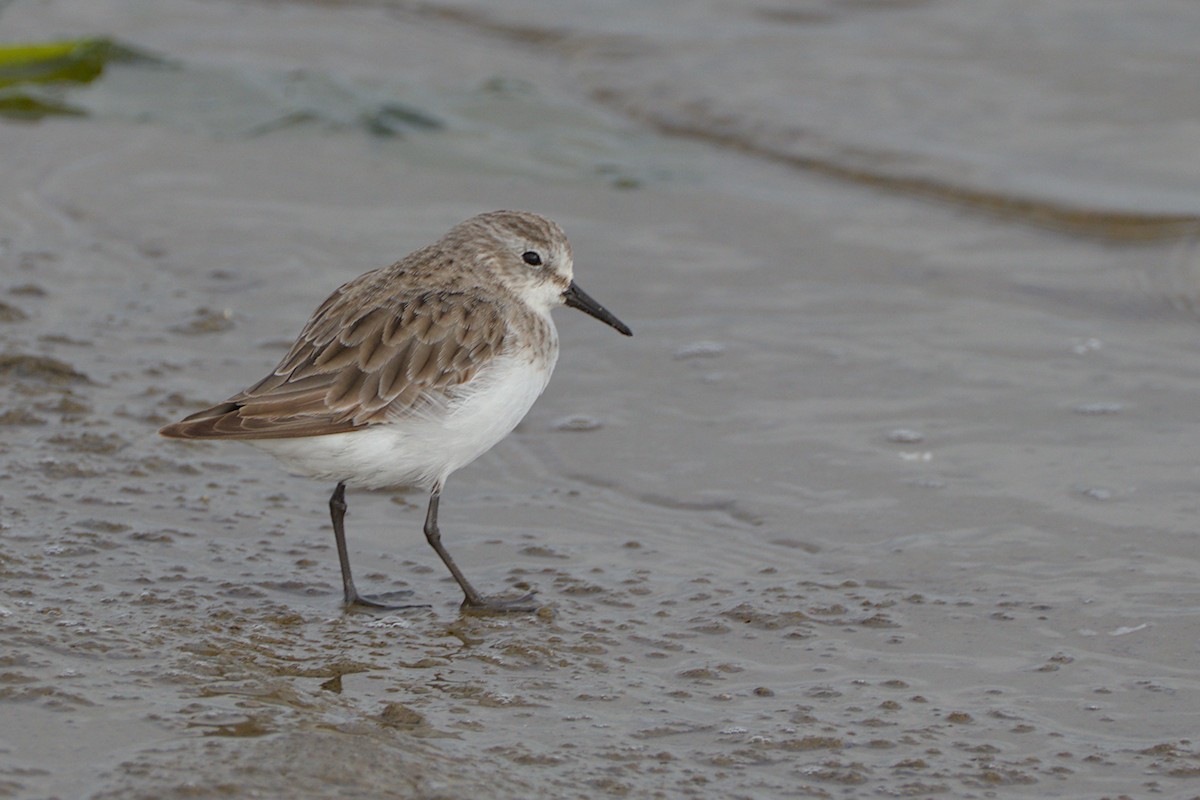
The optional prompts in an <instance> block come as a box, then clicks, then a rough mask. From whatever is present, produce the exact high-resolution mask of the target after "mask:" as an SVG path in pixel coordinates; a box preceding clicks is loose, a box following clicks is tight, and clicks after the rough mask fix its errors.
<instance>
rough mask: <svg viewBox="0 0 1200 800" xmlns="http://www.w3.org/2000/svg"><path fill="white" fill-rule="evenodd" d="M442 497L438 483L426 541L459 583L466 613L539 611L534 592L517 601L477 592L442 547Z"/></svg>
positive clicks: (432, 496)
mask: <svg viewBox="0 0 1200 800" xmlns="http://www.w3.org/2000/svg"><path fill="white" fill-rule="evenodd" d="M441 497H442V485H441V483H436V484H434V486H433V491H432V492H430V494H429V510H428V511H427V512H426V514H425V539H426V541H428V542H429V546H430V547H432V548H433V549H434V552H436V553H437V554H438V557H439V558H441V559H442V563H443V564H445V565H446V569H448V570H450V574H451V575H453V576H454V580H455V581H457V582H458V585H459V587H460V588H461V589H462V590H463V594H464V595H466V598H465V599H464V600H463V602H462V607H463V609H464V610H466V611H482V612H489V611H493V612H497V611H498V612H529V611H537V606H536V605H533V604H532V603H531V602H530V601H531V600H533V595H534V594H535V593H534V592H530V593H529V594H527V595H525V596H524V597H518V598H516V599H515V600H499V599H496V598H491V597H484V596H483V595H481V594H480V593H479V592H477V591H476V590H475V587H474V586H472V585H471V582H470V581H468V580H467V578H466V576H465V575H463V574H462V570H460V569H459V568H458V565H457V564H455V563H454V559H453V558H451V557H450V554H449V553H448V552H446V548H445V547H443V546H442V534H441V531H439V530H438V521H437V517H438V501H439V500H440V499H441Z"/></svg>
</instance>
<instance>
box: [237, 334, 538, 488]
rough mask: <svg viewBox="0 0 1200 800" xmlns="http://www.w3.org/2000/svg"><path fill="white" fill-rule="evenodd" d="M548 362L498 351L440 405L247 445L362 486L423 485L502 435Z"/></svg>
mask: <svg viewBox="0 0 1200 800" xmlns="http://www.w3.org/2000/svg"><path fill="white" fill-rule="evenodd" d="M555 356H557V353H554V354H553V355H552V357H551V358H550V359H549V360H548V361H542V360H541V359H537V360H534V361H532V362H531V361H530V359H528V358H525V357H522V356H501V357H499V358H497V359H496V360H495V361H494V362H493V364H492V365H491V366H490V367H489V368H487V369H486V370H482V371H480V372H479V373H478V374H477V375H476V376H475V378H474V379H472V381H471V382H470V384H468V387H467V388H468V391H467V392H466V393H464V394H462V395H460V396H459V397H458V398H456V399H455V400H454V401H453V402H452V403H451V404H450V405H449V406H447V407H446V408H444V409H437V410H434V411H431V412H430V413H428V414H425V415H421V416H413V417H409V418H406V419H401V420H397V421H395V422H384V423H379V424H376V425H371V426H369V427H366V428H363V429H361V430H357V431H351V432H349V433H334V434H330V435H328V436H308V437H303V438H297V439H261V440H256V441H251V442H250V444H253V445H255V446H256V447H259V448H261V449H263V450H265V451H267V452H268V453H270V454H271V455H273V456H275V457H276V458H278V459H279V460H280V462H281V463H282V464H283V466H284V467H286V468H287V469H288V470H289V471H292V472H296V473H298V474H301V475H307V476H309V477H313V478H319V479H321V480H327V481H331V482H344V483H346V484H347V485H348V486H358V487H362V488H367V489H381V488H385V487H400V486H415V487H421V488H425V489H428V488H430V487H432V486H433V484H434V483H441V482H444V481H445V479H446V477H447V476H448V475H450V473H452V472H454V471H455V470H457V469H459V468H460V467H464V466H466V465H467V464H470V463H471V462H472V461H474V460H475V459H477V458H479V456H481V455H483V454H484V453H485V452H487V451H488V450H490V449H491V448H492V446H493V445H495V444H496V443H497V442H499V441H500V440H501V439H503V438H504V437H505V436H507V435H508V434H509V432H511V431H512V429H513V428H515V427H516V426H517V423H518V422H520V421H521V420H522V418H524V416H525V414H526V413H527V412H528V411H529V409H530V407H531V406H532V405H533V403H534V401H535V400H537V398H538V396H539V395H541V393H542V391H543V390H544V389H545V388H546V384H547V383H548V382H549V380H550V373H551V372H552V371H553V369H554V361H555Z"/></svg>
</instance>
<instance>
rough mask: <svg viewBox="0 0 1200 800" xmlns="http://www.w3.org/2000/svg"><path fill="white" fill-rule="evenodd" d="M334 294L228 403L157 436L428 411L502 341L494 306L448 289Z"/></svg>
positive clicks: (221, 434)
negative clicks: (279, 356) (270, 367)
mask: <svg viewBox="0 0 1200 800" xmlns="http://www.w3.org/2000/svg"><path fill="white" fill-rule="evenodd" d="M347 288H348V287H342V289H339V290H338V291H337V292H335V293H334V294H333V295H332V296H331V297H330V298H329V299H328V300H326V301H325V303H324V304H323V305H322V306H321V308H319V309H317V312H316V314H314V315H313V318H312V319H311V320H310V321H309V323H308V325H307V326H305V328H304V330H303V331H302V332H301V334H300V337H299V339H297V341H296V343H295V345H293V346H292V349H291V351H290V352H289V353H288V354H287V355H286V356H284V357H283V360H282V361H280V362H279V366H277V367H276V368H275V370H274V371H273V372H272V373H271V374H270V375H268V376H267V377H266V378H264V379H263V380H261V381H259V382H258V383H257V384H255V385H254V386H251V387H250V388H249V389H246V390H245V391H243V392H239V393H238V394H236V395H234V396H233V397H231V398H229V400H228V401H226V402H224V403H221V404H220V405H216V406H213V407H212V408H209V409H205V410H204V411H201V412H199V413H197V414H193V415H191V416H190V417H187V418H185V419H184V420H182V421H180V422H177V423H175V424H173V425H168V426H166V427H165V428H163V429H162V431H161V433H162V434H163V435H164V436H172V437H177V438H183V439H205V438H214V439H278V438H292V437H298V436H323V435H326V434H331V433H344V432H346V431H352V430H356V429H358V428H361V427H364V426H366V425H370V424H372V423H378V422H382V421H385V420H390V419H402V418H404V417H406V416H411V415H416V414H423V413H436V411H437V409H438V408H440V407H442V406H444V405H445V404H446V403H447V402H448V401H449V400H450V399H451V398H452V397H453V395H454V391H455V389H456V387H458V386H460V385H461V384H463V383H465V382H467V381H469V380H471V378H473V377H474V376H475V374H476V373H477V372H478V371H479V370H480V369H481V368H482V367H483V366H484V365H486V364H487V363H488V361H490V360H491V359H492V358H493V357H494V356H496V355H498V354H499V353H501V352H502V351H503V349H504V344H505V333H506V327H505V324H504V317H503V314H502V313H501V309H500V308H498V307H497V306H496V304H495V303H491V302H487V301H484V300H481V299H478V298H474V297H472V296H470V295H466V294H464V293H460V292H452V291H427V292H421V293H416V294H413V295H412V296H410V297H404V298H397V297H395V296H387V297H383V298H380V299H379V300H377V301H374V302H366V303H364V302H363V296H362V294H361V293H358V292H347V291H346V290H347Z"/></svg>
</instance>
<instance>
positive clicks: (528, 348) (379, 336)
mask: <svg viewBox="0 0 1200 800" xmlns="http://www.w3.org/2000/svg"><path fill="white" fill-rule="evenodd" d="M573 275H574V262H573V260H572V256H571V246H570V244H569V243H568V242H567V237H566V235H565V234H564V233H563V231H562V229H561V228H560V227H559V226H558V225H556V224H555V223H553V222H551V221H550V220H548V219H545V218H544V217H540V216H538V215H537V214H532V213H528V212H521V211H495V212H492V213H488V214H480V215H479V216H477V217H472V218H471V219H468V220H466V221H465V222H462V223H460V224H458V225H456V226H455V227H454V228H452V229H451V230H450V232H449V233H447V234H446V235H445V236H444V237H442V239H441V240H440V241H438V242H436V243H435V244H432V245H429V246H428V247H425V248H422V249H420V250H417V251H416V252H414V253H412V254H411V255H409V256H407V257H406V258H404V259H403V260H401V261H398V262H397V263H395V264H393V265H391V266H390V267H384V268H382V269H377V270H373V271H371V272H368V273H366V274H364V275H360V276H359V277H357V278H355V279H354V280H352V281H350V282H349V283H347V284H345V285H343V286H342V287H340V288H339V289H338V290H337V291H335V292H334V293H333V294H332V295H330V296H329V298H328V299H327V300H326V301H325V302H324V303H322V304H321V306H320V307H319V308H318V309H317V310H316V311H315V312H314V313H313V315H312V318H311V319H309V321H308V324H306V325H305V326H304V330H302V331H301V332H300V336H299V338H298V339H297V340H296V343H295V344H294V345H292V348H291V350H290V351H288V354H287V355H286V356H284V357H283V360H282V361H280V362H279V365H278V366H277V367H275V369H274V370H272V372H271V373H270V374H269V375H267V376H266V377H265V378H263V379H262V380H261V381H259V382H258V383H256V384H254V385H253V386H251V387H250V388H248V389H246V390H244V391H241V392H238V393H237V394H235V395H234V396H233V397H231V398H229V399H228V400H227V401H225V402H224V403H220V404H219V405H215V406H213V407H212V408H208V409H205V410H204V411H200V412H199V413H196V414H192V415H191V416H189V417H187V418H185V419H183V420H181V421H180V422H176V423H174V424H171V425H167V426H166V427H164V428H163V429H162V430H161V431H160V433H162V435H164V436H169V437H174V438H179V439H239V440H242V441H246V442H248V443H250V444H253V445H256V446H258V447H260V448H262V449H263V450H265V451H267V452H268V453H270V454H271V455H273V456H275V457H276V458H277V459H279V460H280V461H281V462H282V463H283V465H284V466H285V467H287V468H288V469H289V470H292V471H294V472H297V473H300V474H302V475H307V476H310V477H313V478H318V479H320V480H328V481H333V482H336V484H337V488H336V489H334V491H333V496H332V497H331V498H330V499H329V510H330V516H331V517H332V520H333V535H334V540H335V542H336V544H337V551H338V560H339V561H340V562H341V568H342V588H343V593H344V598H345V602H346V603H347V604H348V605H363V606H371V607H377V608H404V607H406V606H403V605H393V604H391V603H390V602H389V601H390V599H391V598H392V597H394V596H396V595H400V594H408V593H406V592H398V593H391V594H389V595H379V596H374V597H368V596H364V595H360V594H359V593H358V591H357V590H356V589H355V587H354V579H353V578H352V577H351V574H350V558H349V555H348V552H347V549H346V534H345V526H344V520H345V515H346V487H347V486H356V487H363V488H374V489H378V488H398V487H420V488H423V489H426V490H428V491H429V507H428V511H427V512H426V515H425V538H426V539H427V540H428V542H429V544H430V546H432V547H433V549H434V550H435V551H436V552H437V554H438V556H439V557H440V558H441V559H442V561H443V563H445V565H446V567H447V568H448V569H449V570H450V574H451V575H453V576H454V580H455V581H457V582H458V585H459V586H460V587H461V588H462V591H463V594H464V595H465V599H464V600H463V607H464V608H466V609H476V610H492V611H532V610H534V609H535V606H533V605H532V604H531V602H530V601H531V600H532V598H533V595H532V594H529V595H526V596H525V597H521V598H518V599H516V600H501V599H497V598H490V597H485V596H484V595H481V594H480V593H479V592H478V591H476V589H475V587H473V586H472V585H471V584H470V582H469V581H468V580H467V579H466V577H465V576H464V575H463V573H462V571H461V570H460V569H459V568H458V565H457V564H455V563H454V559H452V558H451V557H450V554H449V553H448V552H446V548H445V547H444V546H443V545H442V540H441V534H440V532H439V531H438V501H439V500H440V498H441V494H442V488H443V487H444V485H445V483H446V479H447V478H448V477H449V476H450V474H451V473H453V472H454V471H455V470H457V469H459V468H460V467H463V466H465V465H466V464H469V463H471V462H472V461H474V460H475V459H476V458H478V457H479V456H480V455H482V454H483V453H485V452H486V451H487V450H489V449H490V448H491V447H492V446H493V445H495V444H496V443H497V442H499V441H500V440H501V439H503V438H504V437H505V436H506V435H508V433H509V432H510V431H511V430H512V429H513V428H514V427H516V425H517V423H518V422H520V421H521V419H522V418H523V417H524V416H525V414H526V412H528V411H529V408H530V406H532V405H533V402H534V401H535V400H536V399H537V398H538V396H539V395H540V394H541V393H542V390H543V389H545V388H546V384H547V382H548V381H549V380H550V373H551V372H552V371H553V370H554V364H555V361H556V360H557V358H558V333H557V331H556V330H555V328H554V322H553V320H552V319H551V318H550V310H551V309H552V308H554V307H555V306H559V305H564V304H565V305H568V306H571V307H572V308H578V309H580V310H581V311H584V312H586V313H588V314H590V315H592V316H593V317H595V318H596V319H598V320H600V321H602V322H605V323H607V324H608V325H611V326H612V327H613V328H616V329H617V330H618V331H620V332H621V333H623V334H625V335H626V336H630V335H632V332H631V331H630V330H629V328H628V327H627V326H626V325H625V323H623V322H621V321H620V320H619V319H617V318H616V317H615V316H613V315H612V314H611V313H609V311H608V310H607V309H605V308H604V307H603V306H602V305H600V304H599V303H597V302H596V301H595V300H593V299H592V298H591V297H589V296H588V295H587V294H586V293H584V291H583V290H582V289H580V288H579V287H578V286H577V285H576V284H575V281H574V279H573Z"/></svg>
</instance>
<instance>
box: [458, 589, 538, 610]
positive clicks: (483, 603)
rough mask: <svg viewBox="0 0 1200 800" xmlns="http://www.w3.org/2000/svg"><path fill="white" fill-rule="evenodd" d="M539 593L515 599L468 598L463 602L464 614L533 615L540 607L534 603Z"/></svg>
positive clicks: (531, 593)
mask: <svg viewBox="0 0 1200 800" xmlns="http://www.w3.org/2000/svg"><path fill="white" fill-rule="evenodd" d="M536 594H537V592H530V593H529V594H526V595H522V596H521V597H516V598H513V599H511V600H510V599H507V598H503V597H482V596H476V597H469V596H468V597H467V598H466V599H465V600H463V602H462V607H461V610H462V613H464V614H532V613H533V612H535V611H537V610H538V608H539V606H538V604H537V603H535V602H533V597H534V595H536Z"/></svg>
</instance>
